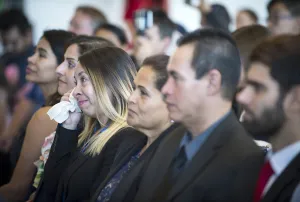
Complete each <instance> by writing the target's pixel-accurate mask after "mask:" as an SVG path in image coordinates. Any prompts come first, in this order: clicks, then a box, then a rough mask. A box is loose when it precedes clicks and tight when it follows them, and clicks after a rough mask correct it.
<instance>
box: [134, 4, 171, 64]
mask: <svg viewBox="0 0 300 202" xmlns="http://www.w3.org/2000/svg"><path fill="white" fill-rule="evenodd" d="M151 11H152V12H153V26H151V27H149V28H148V29H146V30H145V33H144V34H143V35H138V36H136V38H135V44H134V51H133V55H134V57H135V59H136V60H137V63H138V64H139V65H141V64H142V62H143V61H144V59H145V58H147V57H150V56H153V55H157V54H170V53H172V52H173V49H174V48H175V47H173V44H172V42H173V40H174V38H173V36H174V33H175V30H176V27H175V25H174V23H173V22H172V21H171V20H170V19H169V18H168V16H167V15H166V14H165V12H164V11H162V10H161V9H151Z"/></svg>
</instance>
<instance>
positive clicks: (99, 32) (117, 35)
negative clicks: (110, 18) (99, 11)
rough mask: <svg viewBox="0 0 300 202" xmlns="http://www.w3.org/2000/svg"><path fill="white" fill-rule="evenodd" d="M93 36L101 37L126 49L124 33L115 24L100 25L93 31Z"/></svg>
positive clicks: (126, 43) (126, 41)
mask: <svg viewBox="0 0 300 202" xmlns="http://www.w3.org/2000/svg"><path fill="white" fill-rule="evenodd" d="M95 36H98V37H102V38H104V39H106V40H108V41H110V42H112V43H113V44H114V45H115V46H117V47H119V48H122V49H123V50H125V51H126V50H128V40H127V36H126V33H125V32H124V30H123V29H122V28H120V27H118V26H116V25H113V24H103V25H100V26H99V27H98V28H97V29H96V31H95Z"/></svg>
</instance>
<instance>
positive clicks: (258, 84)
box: [247, 80, 266, 89]
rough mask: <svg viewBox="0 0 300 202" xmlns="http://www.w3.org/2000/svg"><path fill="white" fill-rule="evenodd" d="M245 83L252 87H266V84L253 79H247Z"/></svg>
mask: <svg viewBox="0 0 300 202" xmlns="http://www.w3.org/2000/svg"><path fill="white" fill-rule="evenodd" d="M247 84H248V85H250V86H253V87H262V88H264V89H266V86H265V85H264V84H262V83H258V82H257V81H253V80H247Z"/></svg>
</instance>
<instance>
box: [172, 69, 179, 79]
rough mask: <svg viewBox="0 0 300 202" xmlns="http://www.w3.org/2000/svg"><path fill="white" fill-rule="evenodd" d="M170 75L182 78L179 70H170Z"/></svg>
mask: <svg viewBox="0 0 300 202" xmlns="http://www.w3.org/2000/svg"><path fill="white" fill-rule="evenodd" d="M169 75H170V76H172V77H173V78H179V79H182V76H180V75H179V74H178V73H177V72H175V71H173V70H171V71H169Z"/></svg>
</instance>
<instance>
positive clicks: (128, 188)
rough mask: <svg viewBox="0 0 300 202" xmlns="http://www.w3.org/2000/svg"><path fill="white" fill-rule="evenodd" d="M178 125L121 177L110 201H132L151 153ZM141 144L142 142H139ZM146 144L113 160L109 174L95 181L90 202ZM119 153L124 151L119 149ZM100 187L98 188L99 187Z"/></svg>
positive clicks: (93, 200)
mask: <svg viewBox="0 0 300 202" xmlns="http://www.w3.org/2000/svg"><path fill="white" fill-rule="evenodd" d="M178 126H179V125H178V124H176V123H175V124H173V125H172V126H170V127H169V128H168V129H166V130H165V131H164V132H163V133H162V134H161V135H160V136H159V137H158V138H157V139H156V140H155V141H154V142H153V143H152V144H151V145H150V146H149V148H148V149H147V150H146V151H145V152H144V153H143V155H142V156H141V157H140V158H139V160H138V161H137V162H136V165H134V167H133V168H132V169H131V170H130V171H129V172H128V173H127V174H126V176H124V177H123V179H122V180H121V182H120V183H119V185H118V187H117V188H116V189H115V191H114V192H113V194H112V196H111V198H110V201H133V199H134V197H135V194H136V192H137V191H138V187H139V182H140V176H141V175H142V173H143V171H144V169H145V168H146V167H147V165H148V162H149V161H150V159H151V157H152V155H153V153H154V152H155V151H156V149H157V147H158V146H159V144H160V143H161V141H163V140H164V139H165V138H166V137H167V135H168V134H170V133H171V132H172V131H173V130H175V129H176V128H177V127H178ZM140 143H142V142H140ZM146 143H147V141H145V142H144V143H143V144H139V145H135V146H133V147H131V148H128V147H127V151H126V153H127V155H118V156H117V157H116V159H115V163H114V164H113V166H112V167H111V172H110V173H109V174H108V176H107V178H106V179H105V180H104V181H97V183H98V184H97V185H98V189H97V191H96V193H95V194H94V196H93V197H92V199H91V202H96V201H97V198H98V196H99V194H100V192H101V190H102V189H103V188H104V187H105V186H106V184H107V183H108V182H109V180H110V179H111V178H112V177H113V176H114V175H115V174H116V173H117V172H118V171H119V170H120V169H121V168H122V167H123V166H124V164H126V163H127V162H128V161H129V160H130V158H131V157H132V156H133V155H135V154H137V153H138V152H139V151H140V150H141V149H142V148H143V147H144V146H145V144H146ZM120 150H121V151H125V149H123V148H122V146H121V147H120ZM99 185H100V186H99Z"/></svg>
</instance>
